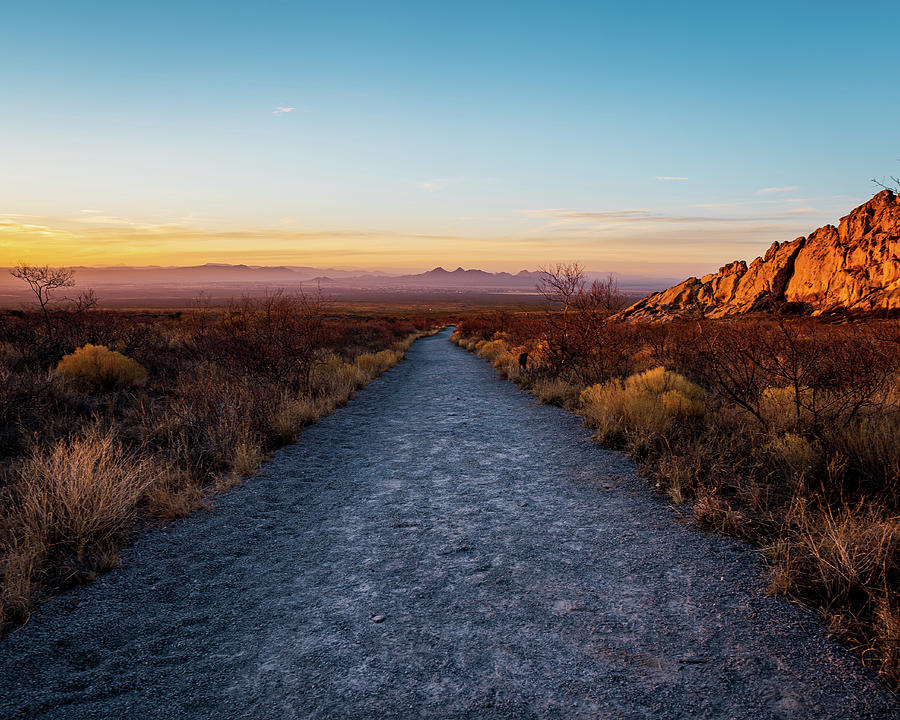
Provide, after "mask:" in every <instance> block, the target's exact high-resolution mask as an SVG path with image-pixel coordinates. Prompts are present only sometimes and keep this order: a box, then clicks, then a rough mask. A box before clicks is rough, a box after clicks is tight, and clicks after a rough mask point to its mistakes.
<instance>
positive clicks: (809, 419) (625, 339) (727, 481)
mask: <svg viewBox="0 0 900 720" xmlns="http://www.w3.org/2000/svg"><path fill="white" fill-rule="evenodd" d="M546 274H547V276H548V278H547V279H548V282H546V283H545V284H544V288H543V289H544V294H545V297H546V299H547V304H546V307H545V308H544V310H543V311H542V312H528V313H484V314H475V315H471V316H469V317H467V318H465V319H463V320H462V321H461V322H460V323H459V324H458V326H457V329H456V331H455V333H454V335H453V340H454V342H456V343H457V344H458V345H460V346H461V347H463V348H465V349H467V350H470V351H472V352H475V353H477V354H479V355H480V356H482V357H483V358H485V359H486V360H488V361H489V362H491V363H492V364H493V365H494V367H496V368H497V370H498V372H499V373H500V374H501V375H502V376H503V377H506V378H508V379H510V380H512V381H514V382H517V383H519V384H520V385H522V386H523V387H525V388H527V389H529V390H530V391H531V392H532V393H534V395H535V396H536V397H537V398H538V399H539V400H540V401H541V402H546V403H552V404H555V405H560V406H562V407H564V408H566V409H568V410H571V411H573V412H576V413H578V414H580V415H581V416H582V417H583V419H584V422H585V424H586V425H587V426H589V427H590V428H592V429H594V431H595V437H596V439H597V441H598V442H601V443H603V444H604V445H607V446H610V447H615V448H621V449H624V450H626V451H627V452H629V453H630V454H631V456H632V457H633V458H634V459H635V460H636V461H637V462H638V463H639V466H640V469H641V471H642V473H643V474H644V475H645V476H646V477H648V478H649V479H650V480H651V482H652V484H653V486H654V487H655V488H656V489H657V490H658V491H659V492H661V493H664V494H665V495H666V496H668V498H669V500H670V501H671V502H672V503H673V504H675V505H677V506H682V507H683V509H684V511H685V512H687V513H690V515H691V516H692V517H693V518H694V520H695V521H696V522H697V523H698V524H699V525H700V526H702V527H704V528H708V529H711V530H715V531H718V532H723V533H728V534H730V535H734V536H736V537H738V538H741V539H743V540H745V541H748V542H751V543H754V544H755V545H756V546H758V547H759V549H760V551H761V553H762V555H763V556H764V557H765V558H766V560H767V562H768V568H769V573H770V584H769V587H770V590H771V592H773V593H776V594H779V595H783V596H787V597H789V598H792V599H794V600H796V601H799V602H802V603H805V604H806V605H808V606H810V607H813V608H816V609H818V611H820V612H821V614H822V616H823V618H824V620H825V622H826V623H827V625H828V627H829V629H830V630H831V631H832V632H834V633H835V634H837V635H839V636H841V637H842V638H844V639H845V640H847V641H848V642H850V643H851V644H852V645H854V646H855V647H857V648H858V649H860V651H861V653H862V656H863V658H864V660H865V661H866V662H868V663H874V664H876V665H877V666H878V668H879V670H880V672H881V673H882V675H883V676H884V677H885V678H888V679H890V680H892V681H894V682H895V683H896V682H897V681H900V440H898V438H900V323H898V322H897V321H896V320H887V319H874V318H871V319H868V320H860V319H857V320H854V321H852V322H848V321H846V320H845V319H840V318H830V319H826V318H810V317H797V316H787V315H784V314H778V313H775V314H770V315H767V316H757V317H744V318H736V319H732V320H723V321H712V320H706V319H703V318H697V319H693V320H691V319H675V320H672V321H671V322H666V323H654V324H648V323H635V322H627V323H626V322H618V321H617V320H616V319H615V316H614V310H615V309H616V307H615V306H616V304H617V303H616V302H615V301H614V300H615V297H614V296H615V293H614V292H611V290H612V288H610V287H609V286H607V288H606V292H598V291H597V288H596V287H595V288H593V289H592V288H591V287H590V286H588V285H587V283H586V282H585V281H584V278H583V273H581V272H580V269H579V268H577V267H574V268H573V266H557V267H555V268H552V269H550V270H549V271H548V272H547V273H546Z"/></svg>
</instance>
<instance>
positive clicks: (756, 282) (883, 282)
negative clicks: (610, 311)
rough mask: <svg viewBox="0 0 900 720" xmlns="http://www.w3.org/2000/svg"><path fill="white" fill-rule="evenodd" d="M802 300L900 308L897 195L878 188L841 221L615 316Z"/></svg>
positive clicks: (817, 310)
mask: <svg viewBox="0 0 900 720" xmlns="http://www.w3.org/2000/svg"><path fill="white" fill-rule="evenodd" d="M781 303H803V304H804V305H805V306H806V307H807V308H808V309H809V310H810V311H811V312H812V313H814V314H821V313H823V312H831V311H838V310H850V311H861V312H869V311H873V310H888V309H900V198H898V197H897V196H896V195H895V194H894V193H893V192H891V191H890V190H883V191H882V192H880V193H878V194H877V195H876V196H875V197H873V198H872V199H871V200H869V201H868V202H867V203H864V204H863V205H860V206H859V207H858V208H856V209H855V210H853V211H852V212H851V213H850V214H849V215H847V216H845V217H843V218H841V221H840V224H839V225H838V226H837V227H835V226H834V225H826V226H825V227H821V228H819V229H818V230H816V231H815V232H813V233H812V234H811V235H809V236H808V237H800V238H797V239H796V240H793V241H792V242H786V243H777V242H776V243H773V244H772V247H770V248H769V249H768V251H767V252H766V254H765V256H764V257H758V258H756V260H754V261H753V262H752V263H750V265H749V266H748V265H747V263H746V262H744V261H743V260H738V261H736V262H733V263H729V264H728V265H725V266H724V267H722V268H720V269H719V272H716V273H710V274H709V275H704V276H703V277H702V278H699V279H698V278H693V277H692V278H688V279H687V280H685V281H684V282H681V283H679V284H678V285H675V286H673V287H670V288H669V289H668V290H664V291H662V292H658V293H654V294H653V295H650V296H648V297H646V298H644V299H643V300H641V301H640V302H638V303H636V304H635V305H632V306H631V307H630V308H628V309H626V310H624V311H622V313H620V315H619V317H621V318H622V319H631V320H659V319H664V318H668V317H672V316H676V315H685V314H698V315H699V314H702V315H705V316H706V317H714V318H715V317H726V316H729V315H739V314H742V313H747V312H759V311H766V310H771V309H772V308H773V306H775V305H778V304H781Z"/></svg>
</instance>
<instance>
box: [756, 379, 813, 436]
mask: <svg viewBox="0 0 900 720" xmlns="http://www.w3.org/2000/svg"><path fill="white" fill-rule="evenodd" d="M811 397H812V393H811V392H810V389H809V388H806V387H800V388H793V387H768V388H766V389H765V390H763V392H762V395H761V397H760V403H759V408H760V414H761V415H762V417H763V419H764V420H765V421H766V423H767V425H768V426H769V428H771V429H772V430H775V431H782V432H784V431H786V430H795V431H796V430H798V429H800V428H802V427H803V426H805V425H806V424H808V423H809V422H811V420H812V415H811V413H810V412H809V411H808V410H807V407H808V406H809V403H810V400H811Z"/></svg>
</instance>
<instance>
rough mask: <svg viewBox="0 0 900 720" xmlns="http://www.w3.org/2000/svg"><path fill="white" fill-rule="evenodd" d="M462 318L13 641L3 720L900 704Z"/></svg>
mask: <svg viewBox="0 0 900 720" xmlns="http://www.w3.org/2000/svg"><path fill="white" fill-rule="evenodd" d="M447 335H448V332H447V331H445V332H442V333H440V334H439V335H437V336H434V337H430V338H425V339H423V340H420V341H418V342H417V343H416V344H415V345H414V346H413V347H412V349H411V350H410V352H409V355H408V357H407V360H406V361H405V362H404V363H402V364H401V365H399V366H398V367H396V368H394V369H393V370H391V371H389V372H388V373H386V374H384V375H383V376H382V377H380V378H378V379H377V380H375V381H374V382H372V383H371V384H370V385H369V387H368V388H367V389H366V390H364V391H363V392H361V393H360V394H359V397H358V398H357V399H356V400H354V401H353V402H351V403H350V404H349V405H348V406H347V407H346V408H344V409H342V410H340V411H338V412H337V413H336V414H334V415H332V416H329V417H326V418H324V419H323V420H322V421H321V422H319V423H318V424H316V425H314V426H312V427H310V428H309V429H307V430H306V431H305V432H304V433H303V435H302V437H301V438H300V441H299V442H298V443H296V444H294V445H291V446H288V447H286V448H283V449H282V450H280V451H278V452H277V453H276V454H275V456H274V459H273V460H272V461H271V462H269V463H267V464H266V465H265V466H264V467H263V468H262V469H261V472H260V473H259V474H258V475H257V476H255V477H253V478H250V479H248V480H247V481H246V482H245V483H244V484H243V485H242V486H240V487H238V488H236V489H234V490H233V491H231V492H229V493H228V494H226V495H224V496H222V497H221V498H219V499H218V500H217V502H216V505H217V507H216V509H215V510H213V511H212V512H203V513H200V514H198V515H195V516H193V517H191V518H187V519H185V520H183V521H179V522H176V523H173V524H172V525H170V526H168V527H166V528H164V529H161V530H158V531H153V532H150V533H147V534H145V535H143V536H142V537H140V538H139V539H138V542H137V543H136V544H135V545H134V546H133V547H131V548H130V549H128V550H127V551H125V552H124V553H123V563H122V567H121V568H120V569H118V570H115V571H112V572H110V573H108V574H106V575H105V576H103V577H102V578H101V579H100V580H99V581H97V582H95V583H93V584H92V585H87V586H84V587H80V588H77V589H75V590H73V591H71V592H69V593H67V594H66V595H64V596H62V597H59V598H56V599H54V600H52V601H50V602H48V603H46V604H45V605H44V606H43V607H42V608H41V609H40V610H39V611H38V612H36V613H35V615H34V616H33V617H32V619H31V621H30V622H29V623H28V624H27V625H26V626H25V627H23V628H21V629H20V630H18V631H16V632H14V633H12V634H11V635H10V636H9V637H7V638H6V639H5V640H4V641H2V642H0V717H2V718H4V719H6V718H9V719H10V720H11V719H13V718H33V719H35V720H37V719H38V718H59V719H65V720H82V719H88V720H90V719H93V718H110V719H112V718H116V719H118V718H140V719H141V720H150V719H153V718H215V719H216V720H224V719H227V718H255V719H263V720H266V719H268V718H272V719H275V718H277V719H279V720H280V719H282V718H423V717H428V718H617V719H629V720H630V719H632V718H634V719H636V718H656V719H667V718H673V719H674V718H729V719H740V718H746V719H752V720H764V719H766V718H803V719H804V720H810V719H818V718H833V719H835V720H839V719H840V720H845V719H850V718H853V719H855V720H859V719H863V718H879V719H885V718H898V717H900V713H898V705H897V704H896V703H895V702H894V700H893V699H892V698H891V696H890V695H889V694H888V693H887V692H886V691H885V690H884V688H883V687H882V686H881V685H880V684H879V683H878V682H877V680H876V678H875V677H874V676H873V674H872V673H871V672H869V671H867V670H865V669H864V668H863V667H862V666H861V665H860V663H859V661H858V660H857V659H856V658H855V657H854V656H853V655H852V654H851V653H850V652H849V650H848V649H847V648H845V647H843V646H842V645H840V644H839V643H837V642H835V641H833V640H831V639H830V638H828V637H827V636H826V634H825V632H824V630H823V627H822V625H821V624H820V623H819V622H818V620H817V619H816V618H815V617H813V616H812V615H810V614H808V613H807V612H805V611H804V610H802V609H801V608H799V607H796V606H794V605H791V604H789V603H787V602H784V601H782V600H780V599H777V598H771V597H767V596H766V594H765V592H764V583H763V579H762V572H761V570H762V568H761V566H760V562H759V560H758V558H757V556H756V555H755V554H754V552H753V551H752V550H751V549H750V548H748V547H747V546H744V545H741V544H739V543H737V542H735V541H732V540H729V539H726V538H720V537H715V536H713V535H709V534H705V533H703V532H701V531H699V530H698V529H696V528H694V527H692V526H690V525H688V524H685V523H679V522H675V521H674V519H673V515H672V512H671V510H670V509H668V508H667V506H666V505H665V504H664V503H663V502H661V501H660V500H659V499H658V498H656V497H655V496H653V495H652V494H651V493H649V492H648V488H647V486H646V483H645V482H644V481H642V480H640V479H639V478H638V477H637V476H636V475H635V469H634V466H633V465H632V464H631V463H630V462H629V461H628V459H627V458H626V457H625V456H623V455H622V454H620V453H616V452H610V451H606V450H603V449H600V448H598V447H596V446H595V445H593V444H592V443H591V442H590V439H589V433H588V431H586V430H585V429H584V428H583V427H581V426H580V424H579V422H578V419H577V418H575V417H574V416H572V415H570V414H568V413H566V412H564V411H562V410H559V409H557V408H552V407H547V406H541V405H537V404H535V401H534V399H533V398H532V397H531V396H529V395H527V394H526V393H524V392H522V391H521V390H520V389H518V388H517V387H515V386H514V385H512V384H511V383H507V382H505V381H502V380H500V379H499V378H497V377H496V375H495V373H494V371H493V369H492V368H491V367H490V366H489V365H488V364H487V363H484V362H483V361H481V360H479V359H478V358H477V357H475V356H473V355H470V354H468V353H466V352H465V351H463V350H461V349H459V348H457V347H455V346H453V345H451V344H450V343H449V342H447ZM604 483H605V485H607V486H608V488H604ZM380 615H384V616H387V617H390V618H391V619H392V622H391V628H390V632H389V633H386V632H385V630H384V628H385V626H384V625H382V624H377V623H376V622H374V621H375V619H376V617H378V616H380Z"/></svg>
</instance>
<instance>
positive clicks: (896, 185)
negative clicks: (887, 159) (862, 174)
mask: <svg viewBox="0 0 900 720" xmlns="http://www.w3.org/2000/svg"><path fill="white" fill-rule="evenodd" d="M889 178H890V182H888V180H887V179H885V178H881V180H878V179H876V178H872V182H873V183H875V184H876V185H877V186H878V187H880V188H881V189H882V190H891V191H893V192H895V193H900V177H896V176H894V175H890V176H889Z"/></svg>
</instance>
